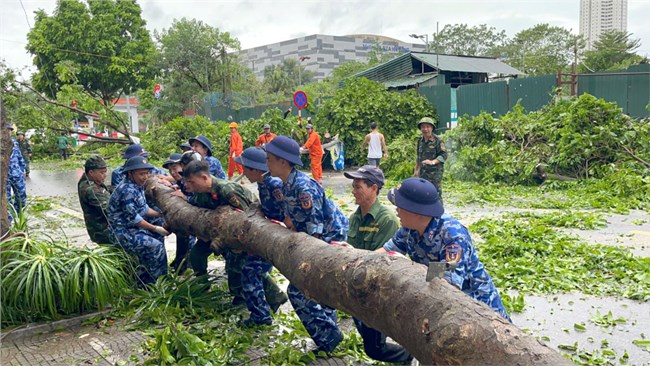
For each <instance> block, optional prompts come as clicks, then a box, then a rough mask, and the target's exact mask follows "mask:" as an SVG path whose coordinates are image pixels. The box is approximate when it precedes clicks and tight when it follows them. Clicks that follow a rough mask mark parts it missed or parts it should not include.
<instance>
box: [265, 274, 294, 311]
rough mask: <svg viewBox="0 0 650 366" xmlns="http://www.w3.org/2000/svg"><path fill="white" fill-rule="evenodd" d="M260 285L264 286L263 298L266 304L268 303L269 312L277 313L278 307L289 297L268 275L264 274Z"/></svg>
mask: <svg viewBox="0 0 650 366" xmlns="http://www.w3.org/2000/svg"><path fill="white" fill-rule="evenodd" d="M262 284H263V285H264V297H265V298H266V302H267V303H269V306H270V307H271V311H273V312H274V313H277V312H278V309H280V306H282V304H284V303H285V302H287V301H288V300H289V297H288V296H287V294H285V293H284V291H282V290H281V289H280V287H279V286H278V284H277V283H275V280H274V279H273V277H272V276H271V275H270V274H269V273H265V274H264V276H263V277H262Z"/></svg>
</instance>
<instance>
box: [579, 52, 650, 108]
mask: <svg viewBox="0 0 650 366" xmlns="http://www.w3.org/2000/svg"><path fill="white" fill-rule="evenodd" d="M605 73H606V74H619V73H628V74H627V75H626V74H622V75H607V76H592V75H599V74H605ZM629 73H643V74H631V75H630V74H629ZM585 93H588V94H591V95H593V96H595V97H596V98H602V99H605V100H606V101H608V102H616V104H618V106H619V107H620V108H621V109H623V112H625V113H627V114H628V115H630V116H631V117H634V118H643V117H648V116H650V112H649V111H648V110H647V109H646V106H647V105H648V104H649V103H650V65H649V64H643V65H633V66H630V67H629V68H628V69H627V70H614V71H604V72H601V73H595V74H591V75H583V76H579V77H578V95H582V94H585Z"/></svg>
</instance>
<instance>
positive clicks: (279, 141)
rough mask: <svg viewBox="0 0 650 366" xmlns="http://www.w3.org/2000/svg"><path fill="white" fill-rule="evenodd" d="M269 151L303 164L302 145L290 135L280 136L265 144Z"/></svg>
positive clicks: (292, 161)
mask: <svg viewBox="0 0 650 366" xmlns="http://www.w3.org/2000/svg"><path fill="white" fill-rule="evenodd" d="M264 149H265V150H266V152H267V153H271V154H273V155H275V156H277V157H278V158H280V159H284V160H286V161H288V162H290V163H293V164H296V165H300V166H302V160H300V146H299V145H298V143H297V142H296V141H294V140H293V139H292V138H291V137H288V136H278V137H276V138H274V139H273V140H271V142H269V143H268V144H266V145H264Z"/></svg>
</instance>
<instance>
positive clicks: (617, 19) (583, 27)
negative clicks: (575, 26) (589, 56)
mask: <svg viewBox="0 0 650 366" xmlns="http://www.w3.org/2000/svg"><path fill="white" fill-rule="evenodd" d="M613 29H616V30H619V31H625V30H627V0H580V34H581V35H582V36H584V37H585V39H586V40H587V50H592V49H593V47H594V42H596V41H597V40H598V38H599V37H600V35H601V34H603V33H605V32H607V31H610V30H613Z"/></svg>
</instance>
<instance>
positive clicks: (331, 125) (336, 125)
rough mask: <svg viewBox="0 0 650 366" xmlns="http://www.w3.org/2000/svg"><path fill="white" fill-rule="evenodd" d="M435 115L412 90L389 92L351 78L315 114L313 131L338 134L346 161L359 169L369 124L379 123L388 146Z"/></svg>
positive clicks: (370, 83)
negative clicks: (422, 121)
mask: <svg viewBox="0 0 650 366" xmlns="http://www.w3.org/2000/svg"><path fill="white" fill-rule="evenodd" d="M436 115H437V114H436V111H435V108H434V107H432V106H431V104H429V102H428V101H427V99H426V98H424V97H422V96H420V95H418V94H417V93H416V92H415V90H409V91H405V92H401V93H396V92H390V91H387V90H386V87H385V86H384V85H382V84H380V83H377V82H374V81H370V80H368V79H364V78H361V79H358V78H353V79H350V80H347V81H346V83H345V86H344V87H343V88H342V89H340V90H338V91H337V92H336V94H335V95H334V97H332V98H330V99H327V100H326V101H325V102H324V103H323V105H322V106H321V108H320V110H319V111H318V115H317V119H316V121H317V125H316V128H317V130H318V131H320V132H324V131H329V132H330V133H331V134H332V135H336V134H339V135H340V137H341V139H342V140H343V142H344V143H345V146H346V148H347V150H346V151H345V156H346V161H348V163H350V164H355V165H361V164H363V163H364V162H365V161H366V157H367V151H365V150H362V149H361V143H362V142H363V140H364V138H365V136H366V134H367V133H368V132H370V123H371V122H373V121H375V122H378V124H379V130H380V131H381V132H382V133H383V134H384V137H385V138H386V141H387V143H390V142H391V141H393V140H395V139H397V138H398V137H399V136H403V135H409V134H411V133H413V132H414V131H417V126H416V124H417V121H419V120H420V118H422V117H424V116H434V117H435V116H436ZM390 154H391V151H390V150H389V155H390ZM414 159H415V158H414V157H413V158H411V159H410V160H414Z"/></svg>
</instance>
